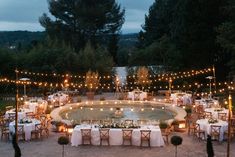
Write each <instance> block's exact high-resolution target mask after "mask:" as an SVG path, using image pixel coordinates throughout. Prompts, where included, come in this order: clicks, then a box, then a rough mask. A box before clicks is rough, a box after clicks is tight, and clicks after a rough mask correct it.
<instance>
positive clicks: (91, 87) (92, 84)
mask: <svg viewBox="0 0 235 157" xmlns="http://www.w3.org/2000/svg"><path fill="white" fill-rule="evenodd" d="M85 86H86V87H87V89H88V92H87V93H86V95H87V98H88V99H89V100H93V99H94V95H95V91H96V89H97V88H98V86H99V74H98V72H92V71H91V70H89V71H88V72H87V73H86V79H85Z"/></svg>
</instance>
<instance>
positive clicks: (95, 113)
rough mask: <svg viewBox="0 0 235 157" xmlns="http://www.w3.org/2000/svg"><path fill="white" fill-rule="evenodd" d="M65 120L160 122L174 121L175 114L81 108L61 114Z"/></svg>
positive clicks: (158, 110)
mask: <svg viewBox="0 0 235 157" xmlns="http://www.w3.org/2000/svg"><path fill="white" fill-rule="evenodd" d="M60 116H61V117H62V118H63V119H67V120H74V121H79V120H83V119H90V120H92V119H96V120H103V119H113V120H114V121H121V120H124V119H132V120H138V119H146V120H151V121H160V120H167V119H173V118H174V116H175V114H174V113H173V112H171V111H169V110H166V109H164V108H156V107H155V108H154V107H144V108H143V107H130V106H128V107H118V108H117V107H102V108H101V107H79V108H75V109H72V110H66V111H64V112H62V113H60Z"/></svg>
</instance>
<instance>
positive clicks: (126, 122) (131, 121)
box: [124, 119, 133, 125]
mask: <svg viewBox="0 0 235 157" xmlns="http://www.w3.org/2000/svg"><path fill="white" fill-rule="evenodd" d="M124 123H125V124H127V125H129V124H133V120H131V119H126V120H125V121H124Z"/></svg>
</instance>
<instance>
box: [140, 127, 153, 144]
mask: <svg viewBox="0 0 235 157" xmlns="http://www.w3.org/2000/svg"><path fill="white" fill-rule="evenodd" d="M150 133H151V130H140V141H141V142H140V146H143V143H144V142H145V141H146V142H147V143H148V147H151V146H150Z"/></svg>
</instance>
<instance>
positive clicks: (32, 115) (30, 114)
mask: <svg viewBox="0 0 235 157" xmlns="http://www.w3.org/2000/svg"><path fill="white" fill-rule="evenodd" d="M25 115H26V117H28V118H35V114H34V113H33V112H26V113H25Z"/></svg>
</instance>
